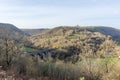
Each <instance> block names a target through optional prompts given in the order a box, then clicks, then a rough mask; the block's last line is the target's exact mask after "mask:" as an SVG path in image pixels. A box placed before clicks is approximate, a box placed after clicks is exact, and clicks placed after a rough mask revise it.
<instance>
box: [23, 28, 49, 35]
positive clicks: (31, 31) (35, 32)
mask: <svg viewBox="0 0 120 80" xmlns="http://www.w3.org/2000/svg"><path fill="white" fill-rule="evenodd" d="M21 30H22V31H24V32H25V33H27V34H29V35H36V34H41V33H44V32H46V31H48V30H49V29H21Z"/></svg>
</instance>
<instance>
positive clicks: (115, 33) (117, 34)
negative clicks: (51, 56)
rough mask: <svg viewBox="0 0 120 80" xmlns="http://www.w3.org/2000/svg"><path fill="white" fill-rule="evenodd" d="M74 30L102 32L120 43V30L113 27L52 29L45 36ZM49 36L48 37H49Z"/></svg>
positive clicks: (62, 27) (61, 27)
mask: <svg viewBox="0 0 120 80" xmlns="http://www.w3.org/2000/svg"><path fill="white" fill-rule="evenodd" d="M69 30H74V31H78V32H79V31H85V30H87V31H90V32H100V33H102V34H104V35H110V36H111V37H112V39H113V40H115V41H117V42H118V43H119V42H120V30H119V29H115V28H112V27H104V26H83V27H81V26H74V27H72V26H60V27H57V28H54V29H51V30H50V31H48V32H47V33H45V34H44V36H46V37H47V36H48V37H49V36H55V35H64V32H65V31H69ZM47 34H48V35H47ZM39 35H40V33H37V34H36V35H34V36H39Z"/></svg>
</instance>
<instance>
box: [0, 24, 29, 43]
mask: <svg viewBox="0 0 120 80" xmlns="http://www.w3.org/2000/svg"><path fill="white" fill-rule="evenodd" d="M26 35H27V34H26V33H24V32H23V31H21V30H20V29H18V28H17V27H16V26H14V25H12V24H6V23H0V37H1V38H2V37H5V36H8V37H9V38H11V39H14V40H16V41H20V40H21V39H22V38H23V37H24V36H26Z"/></svg>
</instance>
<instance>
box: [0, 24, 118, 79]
mask: <svg viewBox="0 0 120 80" xmlns="http://www.w3.org/2000/svg"><path fill="white" fill-rule="evenodd" d="M119 43H120V30H119V29H115V28H111V27H104V26H59V27H55V28H53V29H19V28H17V27H16V26H14V25H12V24H6V23H0V66H1V68H0V72H2V70H3V71H4V72H5V76H3V79H5V78H8V76H11V77H12V78H13V79H14V80H112V79H113V80H119V79H120V74H119V71H120V66H119V56H120V44H119ZM8 74H9V75H8ZM2 75H3V74H0V76H2ZM8 80H9V79H8Z"/></svg>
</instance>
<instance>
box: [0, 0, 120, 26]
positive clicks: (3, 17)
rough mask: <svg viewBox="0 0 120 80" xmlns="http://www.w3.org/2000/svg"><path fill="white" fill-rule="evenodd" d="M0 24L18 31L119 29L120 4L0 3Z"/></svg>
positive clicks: (81, 0)
mask: <svg viewBox="0 0 120 80" xmlns="http://www.w3.org/2000/svg"><path fill="white" fill-rule="evenodd" d="M0 23H11V24H14V25H15V26H17V27H19V28H52V27H56V26H61V25H63V26H64V25H68V26H69V25H70V26H74V25H80V26H91V25H98V26H100V25H101V26H111V27H115V28H120V0H0Z"/></svg>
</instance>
